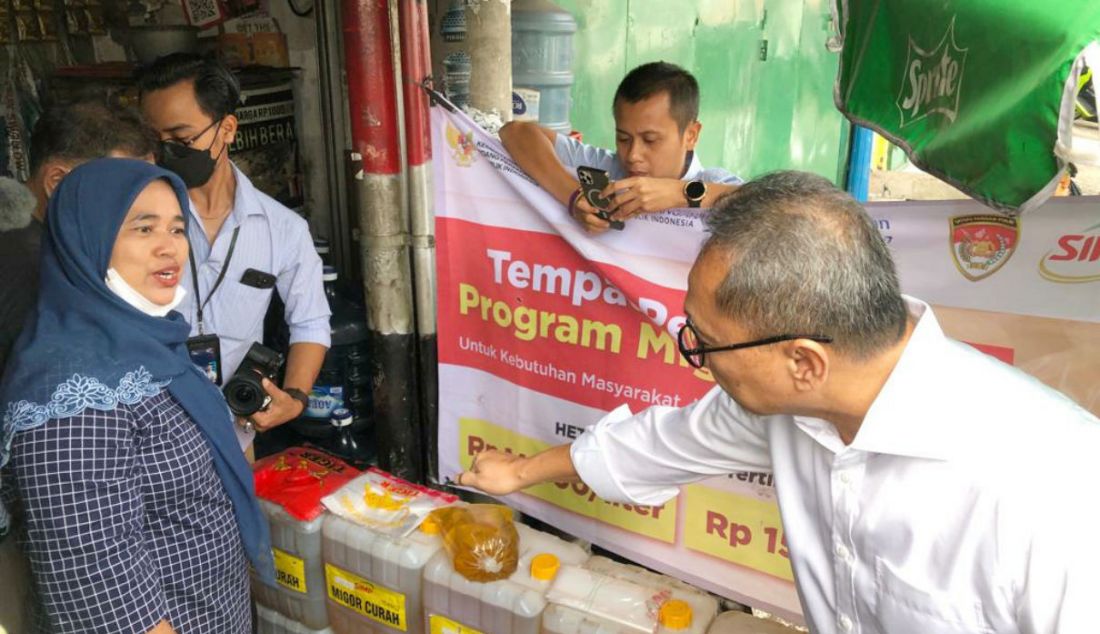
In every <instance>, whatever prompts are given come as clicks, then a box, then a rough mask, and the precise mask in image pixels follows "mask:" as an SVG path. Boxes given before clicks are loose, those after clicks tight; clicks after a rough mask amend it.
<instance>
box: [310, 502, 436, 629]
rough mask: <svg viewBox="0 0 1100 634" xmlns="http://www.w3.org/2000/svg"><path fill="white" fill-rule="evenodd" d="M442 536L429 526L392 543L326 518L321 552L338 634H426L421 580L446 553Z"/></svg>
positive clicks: (328, 601) (331, 614) (350, 524)
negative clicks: (430, 562)
mask: <svg viewBox="0 0 1100 634" xmlns="http://www.w3.org/2000/svg"><path fill="white" fill-rule="evenodd" d="M433 527H434V528H433ZM438 532H439V531H438V527H435V526H434V525H433V524H432V523H431V522H430V521H426V522H425V523H423V524H421V526H420V528H418V529H416V530H414V531H413V532H412V533H410V534H409V535H408V536H406V537H391V536H389V535H386V534H383V533H381V532H378V531H375V530H372V529H370V528H367V527H365V526H360V525H359V524H356V523H354V522H351V521H350V520H347V519H344V518H342V517H340V516H338V515H335V514H332V513H329V514H328V515H326V516H325V521H324V525H323V526H322V528H321V535H322V540H321V550H322V555H323V559H324V562H325V592H326V594H327V597H326V605H327V606H328V616H329V623H330V624H331V627H332V630H333V632H335V634H388V633H390V632H407V633H408V634H423V632H424V620H423V617H422V616H421V615H422V609H423V603H422V601H421V597H422V593H421V590H422V585H421V583H422V582H421V577H422V575H423V571H424V566H425V564H427V563H428V560H430V559H431V558H432V556H433V555H435V554H436V553H437V552H438V551H439V549H440V548H442V547H443V541H442V540H441V539H440V537H439V535H438Z"/></svg>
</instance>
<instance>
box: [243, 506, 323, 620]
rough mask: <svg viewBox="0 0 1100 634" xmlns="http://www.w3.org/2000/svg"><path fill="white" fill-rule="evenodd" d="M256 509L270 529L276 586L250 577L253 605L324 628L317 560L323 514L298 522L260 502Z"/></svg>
mask: <svg viewBox="0 0 1100 634" xmlns="http://www.w3.org/2000/svg"><path fill="white" fill-rule="evenodd" d="M260 508H261V509H262V510H263V512H264V515H265V516H266V517H267V521H268V524H269V525H270V526H271V547H272V554H273V555H274V556H275V581H276V586H270V585H268V584H266V583H264V582H262V581H260V580H259V579H258V578H256V576H255V573H253V577H252V593H253V597H254V598H255V599H256V602H257V603H258V604H260V605H262V606H266V607H268V608H271V609H273V610H277V611H278V612H280V613H282V615H283V616H286V617H287V618H289V619H291V620H293V621H297V622H299V623H301V624H302V625H303V626H304V627H307V628H313V630H321V629H323V628H326V627H328V612H327V610H326V607H325V596H326V593H325V569H324V563H323V562H322V560H321V524H322V522H323V520H324V517H325V516H324V514H321V515H320V516H318V517H317V518H316V519H314V520H312V521H308V522H306V521H302V520H299V519H297V518H295V517H293V516H292V515H290V514H289V513H287V512H286V510H284V509H283V507H282V506H280V505H278V504H276V503H274V502H270V501H268V500H265V499H262V498H261V499H260Z"/></svg>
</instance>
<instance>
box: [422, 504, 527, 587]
mask: <svg viewBox="0 0 1100 634" xmlns="http://www.w3.org/2000/svg"><path fill="white" fill-rule="evenodd" d="M431 519H432V520H434V521H435V522H436V523H437V524H438V525H439V528H440V531H441V532H442V535H443V545H444V547H445V548H446V549H447V554H449V555H450V556H451V562H452V563H453V564H454V568H455V571H456V572H458V573H459V574H460V575H462V576H463V577H466V578H467V579H469V580H470V581H481V582H488V581H496V580H498V579H506V578H508V577H510V576H511V575H512V573H514V572H515V571H516V565H517V564H518V563H519V535H518V534H517V533H516V525H515V524H514V523H513V520H512V509H510V508H508V507H507V506H500V505H497V504H469V505H465V506H451V507H447V508H442V509H436V510H434V511H432V515H431Z"/></svg>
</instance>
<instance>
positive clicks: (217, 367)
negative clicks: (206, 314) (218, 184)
mask: <svg viewBox="0 0 1100 634" xmlns="http://www.w3.org/2000/svg"><path fill="white" fill-rule="evenodd" d="M240 231H241V228H240V227H237V228H236V229H234V230H233V238H232V239H231V240H230V241H229V251H228V252H227V253H226V254H225V263H224V264H222V270H221V271H220V272H219V273H218V279H217V280H216V281H215V282H214V286H213V287H211V289H210V293H209V294H207V296H206V299H205V300H200V298H201V297H202V296H201V295H200V294H199V270H198V267H197V266H195V256H194V254H193V253H191V251H190V250H188V252H187V257H188V259H189V260H190V261H191V282H192V283H193V284H194V285H195V318H196V321H195V323H196V325H198V328H199V334H198V335H196V336H194V337H191V338H189V339H188V340H187V353H188V354H189V355H190V356H191V362H192V363H194V364H195V365H196V366H197V367H198V368H199V369H200V370H202V373H203V374H205V375H206V377H207V378H208V379H210V380H211V381H213V382H214V384H215V385H221V384H222V379H223V378H224V377H223V376H222V343H221V339H219V338H218V335H217V334H215V333H210V334H207V333H206V332H205V330H204V326H205V324H204V322H203V317H202V311H203V309H205V308H206V305H207V304H208V303H210V299H211V298H212V297H214V292H215V291H217V290H218V287H219V286H221V284H222V281H223V280H225V273H226V271H228V270H229V261H230V260H232V259H233V249H234V247H236V246H237V235H238V234H239V233H240Z"/></svg>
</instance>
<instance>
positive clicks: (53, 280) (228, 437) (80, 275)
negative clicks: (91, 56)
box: [0, 158, 274, 576]
mask: <svg viewBox="0 0 1100 634" xmlns="http://www.w3.org/2000/svg"><path fill="white" fill-rule="evenodd" d="M156 179H164V180H166V181H168V183H169V184H170V185H171V186H172V188H173V189H174V190H175V192H176V196H177V197H178V198H179V203H180V206H181V208H182V209H183V210H184V214H183V215H184V217H185V218H186V219H187V221H189V219H190V214H188V213H186V210H187V208H188V200H187V190H186V188H184V186H183V183H182V182H181V181H180V179H179V177H177V176H176V175H175V174H172V173H171V172H168V171H165V170H163V169H161V168H159V167H157V166H155V165H152V164H149V163H145V162H142V161H135V160H130V159H115V158H105V159H98V160H95V161H91V162H89V163H85V164H84V165H81V166H80V167H77V168H76V169H74V170H73V171H72V172H71V173H70V174H69V175H68V176H66V177H65V178H64V179H63V180H62V181H61V185H60V186H59V187H58V188H57V190H56V191H55V192H54V195H53V196H52V197H51V198H50V205H49V212H48V213H47V215H46V232H45V235H44V236H43V238H42V272H41V292H40V295H39V298H38V305H37V307H36V309H35V311H34V312H32V314H31V317H30V318H28V320H27V323H26V325H25V327H24V329H23V333H22V334H21V335H20V337H19V340H18V341H16V343H15V347H14V349H13V350H12V355H11V357H10V361H9V363H8V367H7V370H6V372H5V375H4V380H3V383H2V384H0V411H2V412H3V413H4V414H3V416H4V419H3V444H2V446H0V465H3V464H4V463H6V462H7V460H8V457H9V455H10V450H11V443H12V439H13V438H14V436H15V434H16V433H18V432H20V431H22V430H25V429H31V428H34V427H37V426H39V425H42V424H44V423H45V422H46V421H48V420H50V419H60V418H66V417H69V416H73V415H75V414H78V413H80V412H83V411H85V410H86V409H89V408H91V409H97V410H103V411H108V410H113V409H115V408H116V407H118V406H119V405H120V404H121V405H132V404H135V403H138V402H140V401H141V400H143V399H146V398H149V397H150V396H154V395H156V394H159V393H160V391H161V390H162V389H167V390H168V391H169V392H170V393H171V394H172V396H174V397H175V398H176V400H177V401H178V402H179V404H180V405H181V406H182V407H183V409H184V410H186V411H187V413H188V414H189V415H190V416H191V418H192V419H193V420H194V421H195V424H196V425H198V427H199V429H200V430H201V431H202V434H203V436H204V438H205V439H206V442H207V444H208V445H209V446H210V453H211V456H212V457H213V460H214V467H215V469H216V471H217V473H218V475H219V476H220V477H221V480H222V485H223V486H224V487H225V490H226V492H227V493H228V494H229V498H230V500H232V502H233V509H234V512H235V514H236V517H237V525H238V526H239V527H240V531H241V540H242V541H243V542H244V546H245V550H246V552H247V554H248V557H249V559H250V560H251V561H252V564H253V566H255V568H256V570H258V571H261V572H267V573H268V574H267V575H265V576H271V575H272V574H273V570H274V569H273V564H272V558H271V544H270V537H269V534H268V527H267V522H266V521H265V519H264V517H263V516H262V515H261V512H260V507H259V504H258V503H257V501H256V496H255V492H254V490H253V485H252V473H251V471H250V469H249V468H248V463H247V462H246V461H245V458H244V455H243V454H242V453H241V449H240V445H239V444H238V443H237V437H236V434H234V432H233V419H232V417H231V415H230V413H229V409H228V408H227V407H226V404H225V399H224V398H223V397H222V395H221V392H219V391H218V388H217V387H216V386H215V385H214V384H213V383H211V382H210V380H209V379H207V378H206V376H205V375H203V373H202V372H201V371H200V370H199V369H198V368H196V367H195V366H194V364H192V363H191V359H190V357H189V356H188V353H187V347H186V341H187V336H188V332H189V331H190V327H189V326H188V324H187V322H186V321H184V319H183V316H182V315H180V314H179V313H178V312H175V311H173V312H171V313H169V314H168V316H166V317H152V316H150V315H146V314H145V313H142V312H141V311H139V310H137V309H136V308H133V307H132V306H130V305H129V304H127V303H126V302H125V301H123V300H122V299H121V298H119V297H118V296H117V295H115V294H114V292H112V291H111V290H110V289H109V288H108V287H107V284H106V283H105V282H104V279H105V278H106V276H107V269H108V267H109V263H110V260H111V252H112V251H113V249H114V244H115V239H116V238H117V236H118V232H119V229H120V228H121V226H122V221H123V220H124V219H125V218H126V214H127V212H128V211H129V209H130V205H131V204H132V203H133V201H134V199H135V198H136V197H137V196H138V194H139V193H141V191H142V190H143V189H145V187H146V186H147V185H148V184H149V183H150V182H152V181H154V180H156ZM3 515H6V513H3ZM2 519H6V518H0V520H2Z"/></svg>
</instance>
